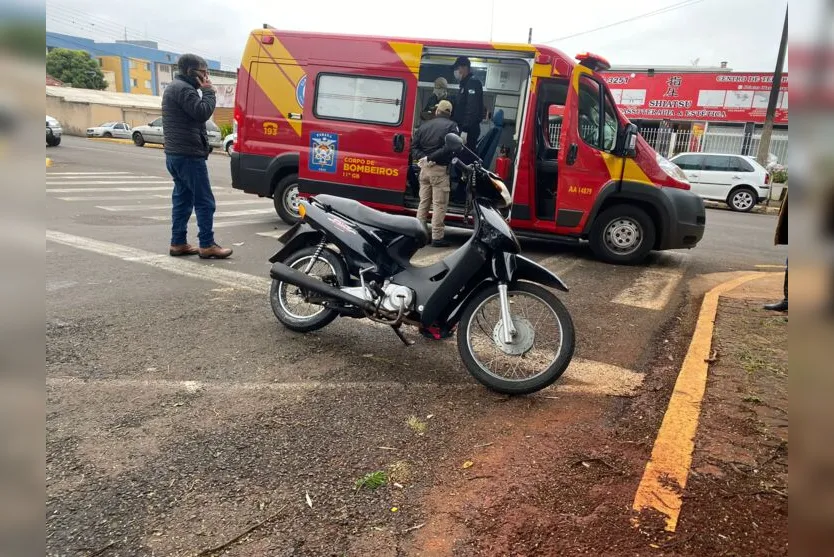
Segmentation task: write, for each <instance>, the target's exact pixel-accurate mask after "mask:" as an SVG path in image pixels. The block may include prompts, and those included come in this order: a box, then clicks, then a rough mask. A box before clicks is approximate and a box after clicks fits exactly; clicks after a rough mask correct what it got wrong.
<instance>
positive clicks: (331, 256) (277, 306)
mask: <svg viewBox="0 0 834 557" xmlns="http://www.w3.org/2000/svg"><path fill="white" fill-rule="evenodd" d="M316 250H317V248H316V247H309V248H304V249H301V250H298V251H296V252H294V253H292V254H290V255H289V256H288V257H287V258H286V259H285V260H284V261H282V263H284V264H285V265H287V266H288V267H292V268H293V269H296V270H298V271H301V272H304V270H305V269H306V268H307V265H308V264H309V263H310V261H311V260H312V259H313V257H314V256H315V255H316ZM308 274H309V275H310V276H312V277H316V278H318V279H319V280H322V278H323V277H324V276H327V275H332V276H334V277H335V278H336V282H337V283H338V284H339V285H340V286H341V285H344V284H346V282H347V278H348V271H347V265H345V262H344V260H343V259H342V256H341V255H339V254H338V253H336V252H334V251H333V250H331V249H328V248H324V249H323V250H321V253H320V254H319V255H318V257H316V259H315V262H314V263H313V267H312V268H311V269H310V272H309V273H308ZM269 302H270V304H271V305H272V313H274V314H275V317H277V318H278V321H280V322H281V324H282V325H284V327H286V328H287V329H290V330H291V331H296V332H299V333H309V332H310V331H316V330H318V329H321V328H323V327H326V326H327V325H329V324H330V323H331V322H332V321H333V320H334V319H336V317H338V315H339V314H338V313H337V312H335V311H333V310H332V309H327V308H325V307H324V306H320V305H318V304H310V303H307V302H305V301H304V297H303V293H302V291H301V288H299V287H298V286H295V285H293V284H289V283H286V282H283V281H279V280H275V279H273V280H272V285H271V286H270V288H269Z"/></svg>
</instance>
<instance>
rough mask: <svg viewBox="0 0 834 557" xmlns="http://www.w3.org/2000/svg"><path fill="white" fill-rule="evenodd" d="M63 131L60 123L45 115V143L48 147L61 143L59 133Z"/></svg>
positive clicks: (61, 133)
mask: <svg viewBox="0 0 834 557" xmlns="http://www.w3.org/2000/svg"><path fill="white" fill-rule="evenodd" d="M63 133H64V131H63V130H62V129H61V124H60V123H59V122H58V120H56V119H55V118H53V117H52V116H48V115H47V117H46V144H47V145H48V146H50V147H57V146H58V145H60V144H61V135H63Z"/></svg>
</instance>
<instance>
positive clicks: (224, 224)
mask: <svg viewBox="0 0 834 557" xmlns="http://www.w3.org/2000/svg"><path fill="white" fill-rule="evenodd" d="M215 216H217V215H215ZM277 220H278V217H277V216H276V217H275V218H274V219H271V220H254V219H242V220H231V221H220V222H215V223H214V228H230V227H232V226H242V225H247V224H258V225H262V226H275V223H276V222H277ZM281 224H283V221H281ZM286 228H289V226H287V227H286ZM286 228H285V230H286Z"/></svg>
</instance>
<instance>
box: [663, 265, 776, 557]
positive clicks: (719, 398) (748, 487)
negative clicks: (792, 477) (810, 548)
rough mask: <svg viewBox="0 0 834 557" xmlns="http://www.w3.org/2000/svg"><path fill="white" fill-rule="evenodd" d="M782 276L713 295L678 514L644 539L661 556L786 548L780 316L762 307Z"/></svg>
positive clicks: (769, 551) (765, 551) (756, 552)
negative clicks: (669, 527)
mask: <svg viewBox="0 0 834 557" xmlns="http://www.w3.org/2000/svg"><path fill="white" fill-rule="evenodd" d="M782 281H783V275H782V273H770V274H767V275H766V276H764V277H762V278H758V279H756V280H752V281H750V282H747V283H745V284H742V285H741V286H738V287H736V288H734V289H732V290H730V291H728V292H725V293H724V294H722V295H721V296H720V298H719V299H718V313H717V317H716V319H715V329H714V332H713V335H712V346H711V353H710V357H709V358H708V359H707V362H708V364H709V369H708V373H707V378H706V391H705V394H704V397H703V401H702V403H701V408H700V419H699V421H698V424H697V432H696V435H695V446H694V452H693V454H692V462H691V468H690V469H689V474H688V481H686V485H685V488H684V489H682V490H677V493H678V495H679V498H680V515H679V518H678V520H677V525H676V527H675V528H673V529H674V532H664V533H659V532H657V531H655V532H654V536H652V537H654V542H655V543H654V544H652V547H655V548H657V549H659V550H660V554H661V555H787V553H788V316H787V314H784V313H774V312H770V311H767V310H764V309H763V308H762V306H763V305H764V304H766V303H770V302H775V301H778V300H780V299H781V298H782ZM670 408H671V404H670ZM672 506H674V505H672ZM647 533H648V532H647Z"/></svg>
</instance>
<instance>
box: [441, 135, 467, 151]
mask: <svg viewBox="0 0 834 557" xmlns="http://www.w3.org/2000/svg"><path fill="white" fill-rule="evenodd" d="M445 144H446V148H447V149H449V150H450V151H452V152H453V153H458V152H460V151H461V150H462V149H463V140H462V139H461V138H460V136H459V135H457V134H454V133H447V134H446V139H445Z"/></svg>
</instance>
